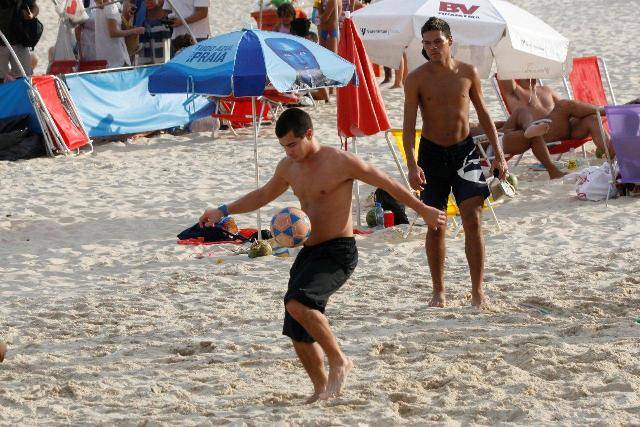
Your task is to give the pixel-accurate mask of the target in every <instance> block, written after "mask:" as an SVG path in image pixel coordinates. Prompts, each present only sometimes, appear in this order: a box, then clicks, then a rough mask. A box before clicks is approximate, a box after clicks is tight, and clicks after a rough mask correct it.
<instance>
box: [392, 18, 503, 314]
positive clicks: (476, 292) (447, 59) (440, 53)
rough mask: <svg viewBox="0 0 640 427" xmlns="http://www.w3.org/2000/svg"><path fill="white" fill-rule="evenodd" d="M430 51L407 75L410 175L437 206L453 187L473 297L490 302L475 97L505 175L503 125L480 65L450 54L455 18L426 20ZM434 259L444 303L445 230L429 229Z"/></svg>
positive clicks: (436, 302)
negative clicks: (492, 110) (499, 127)
mask: <svg viewBox="0 0 640 427" xmlns="http://www.w3.org/2000/svg"><path fill="white" fill-rule="evenodd" d="M421 33H422V43H423V47H424V50H423V54H424V55H425V57H427V59H428V60H429V61H428V62H427V63H426V64H424V65H422V66H420V67H418V68H417V69H416V70H414V71H413V72H411V73H410V74H409V76H408V77H407V81H406V85H405V103H404V123H403V145H404V150H405V153H407V166H408V169H409V182H410V183H411V186H412V187H413V188H414V189H416V190H421V191H422V192H421V199H422V201H424V203H425V204H427V205H429V206H433V207H435V208H436V209H445V208H446V206H447V199H448V197H449V193H450V192H451V191H452V190H453V195H454V196H455V198H456V203H457V204H458V208H459V209H460V216H461V217H462V226H463V227H464V233H465V253H466V256H467V262H468V263H469V272H470V275H471V304H472V305H473V306H475V307H482V306H483V305H485V303H486V301H485V295H484V292H483V289H482V281H483V274H484V258H485V254H484V239H483V237H482V228H481V213H482V205H483V203H484V199H485V198H487V197H488V196H489V189H488V188H487V184H486V182H485V179H484V176H483V174H482V169H481V167H480V161H479V154H478V151H477V148H476V146H475V144H474V142H473V138H471V137H470V136H469V101H471V102H472V103H473V106H474V107H475V109H476V112H477V113H478V119H479V120H480V125H481V126H482V128H483V129H484V131H485V133H486V135H487V137H488V138H489V141H490V143H491V146H492V147H493V151H494V153H495V154H494V155H495V160H494V161H493V164H492V169H495V170H497V171H498V173H499V178H500V179H504V177H505V174H506V171H507V163H506V162H505V160H504V154H503V152H502V147H501V146H500V145H499V144H498V135H497V133H496V128H495V126H494V125H493V122H492V121H491V118H490V117H489V113H487V110H486V108H485V105H484V99H483V96H482V90H481V87H480V78H479V77H478V72H477V71H476V69H475V67H473V66H471V65H469V64H465V63H462V62H460V61H456V60H454V59H453V58H452V57H451V45H452V43H453V38H452V36H451V30H450V28H449V25H448V24H447V23H446V22H445V21H443V20H442V19H439V18H430V19H429V20H428V21H427V22H426V23H425V24H424V26H423V27H422V31H421ZM418 109H420V111H421V113H422V137H421V139H420V149H419V152H418V160H417V162H416V158H415V155H414V149H415V128H416V115H417V112H418ZM425 246H426V251H427V260H428V261H429V269H430V271H431V280H432V282H433V298H432V299H431V301H430V302H429V306H431V307H444V306H445V304H446V297H445V289H444V256H445V229H444V228H442V227H440V228H438V229H435V228H429V230H428V231H427V239H426V243H425Z"/></svg>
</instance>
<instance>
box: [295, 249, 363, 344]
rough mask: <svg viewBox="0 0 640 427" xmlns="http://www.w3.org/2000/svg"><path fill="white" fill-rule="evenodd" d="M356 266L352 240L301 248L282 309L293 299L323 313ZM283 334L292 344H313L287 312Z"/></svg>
mask: <svg viewBox="0 0 640 427" xmlns="http://www.w3.org/2000/svg"><path fill="white" fill-rule="evenodd" d="M357 264H358V248H357V247H356V240H355V239H354V238H353V237H339V238H337V239H332V240H328V241H326V242H322V243H319V244H317V245H313V246H305V247H303V248H302V250H301V251H300V253H299V254H298V256H297V258H296V260H295V261H294V263H293V266H291V271H290V278H289V289H288V290H287V293H286V294H285V296H284V303H285V305H286V304H287V302H289V301H290V300H292V299H294V300H296V301H298V302H300V303H301V304H304V305H306V306H307V307H309V308H312V309H314V310H318V311H320V312H321V313H324V309H325V307H326V306H327V301H329V297H330V296H331V295H333V293H334V292H335V291H337V290H338V289H339V288H340V287H341V286H342V285H343V284H344V283H345V282H346V281H347V279H348V278H349V276H351V273H353V270H355V268H356V265H357ZM282 334H283V335H286V336H288V337H290V338H291V339H292V340H294V341H302V342H308V343H312V342H314V341H315V340H314V339H313V337H312V336H311V335H309V333H308V332H307V331H306V330H305V329H304V328H303V327H302V325H301V324H300V323H298V322H297V321H296V320H295V319H294V318H293V317H291V315H290V314H289V313H288V312H287V311H286V310H285V314H284V326H283V327H282Z"/></svg>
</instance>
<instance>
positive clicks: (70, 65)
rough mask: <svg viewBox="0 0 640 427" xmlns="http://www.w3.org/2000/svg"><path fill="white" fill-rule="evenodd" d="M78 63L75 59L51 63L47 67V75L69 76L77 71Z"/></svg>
mask: <svg viewBox="0 0 640 427" xmlns="http://www.w3.org/2000/svg"><path fill="white" fill-rule="evenodd" d="M79 65H80V64H79V62H78V61H76V60H75V59H65V60H59V61H53V62H52V63H51V65H49V70H48V71H47V74H69V73H75V72H76V71H78V67H79Z"/></svg>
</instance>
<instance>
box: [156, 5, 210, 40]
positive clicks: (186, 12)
mask: <svg viewBox="0 0 640 427" xmlns="http://www.w3.org/2000/svg"><path fill="white" fill-rule="evenodd" d="M172 3H173V4H174V5H175V6H176V9H178V12H180V15H182V17H183V18H184V19H187V18H188V17H190V16H191V15H193V13H194V12H195V11H196V7H209V0H173V1H172ZM162 8H163V9H165V10H170V11H171V13H170V15H169V16H170V17H175V18H178V14H177V13H176V12H175V10H173V8H172V7H171V4H170V3H169V2H168V1H166V0H165V2H164V6H162ZM187 25H189V28H191V31H192V32H193V34H194V35H195V36H196V38H197V39H205V38H207V37H209V34H210V32H209V17H208V16H207V17H206V18H203V19H201V20H199V21H196V22H192V23H190V24H187ZM182 34H188V31H187V27H186V26H184V25H181V26H179V27H176V28H174V29H173V35H172V36H171V39H175V38H176V37H178V36H181V35H182Z"/></svg>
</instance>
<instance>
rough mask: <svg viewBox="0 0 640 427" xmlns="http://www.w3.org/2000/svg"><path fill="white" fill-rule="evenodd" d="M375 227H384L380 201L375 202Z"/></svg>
mask: <svg viewBox="0 0 640 427" xmlns="http://www.w3.org/2000/svg"><path fill="white" fill-rule="evenodd" d="M375 211H376V228H384V209H382V203H380V202H376V206H375Z"/></svg>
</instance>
